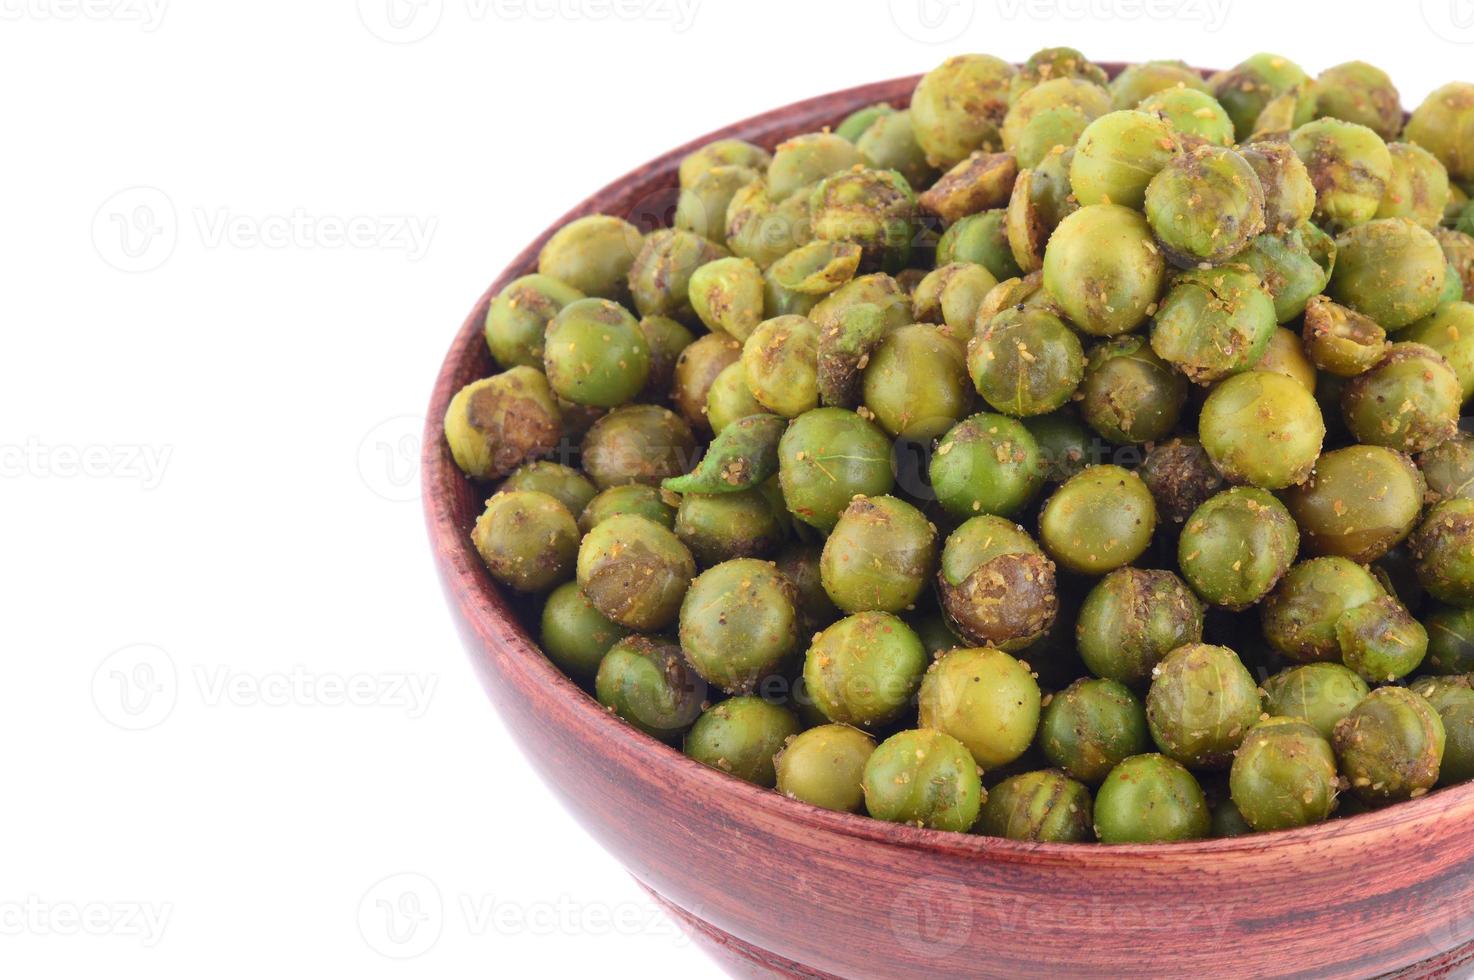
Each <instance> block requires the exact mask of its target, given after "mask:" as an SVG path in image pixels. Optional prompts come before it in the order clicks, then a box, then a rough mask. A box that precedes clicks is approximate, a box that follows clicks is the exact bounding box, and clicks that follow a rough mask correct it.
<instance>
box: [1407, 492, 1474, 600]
mask: <svg viewBox="0 0 1474 980" xmlns="http://www.w3.org/2000/svg"><path fill="white" fill-rule="evenodd" d="M1408 544H1409V546H1410V547H1411V548H1412V553H1413V562H1414V566H1413V567H1414V568H1415V569H1416V570H1417V573H1418V581H1419V582H1421V583H1422V585H1423V588H1424V589H1426V590H1427V591H1428V594H1429V595H1431V596H1432V597H1433V598H1435V599H1437V600H1438V601H1439V602H1446V603H1448V604H1450V605H1454V606H1466V607H1467V606H1474V500H1470V499H1466V498H1460V499H1455V500H1445V501H1444V502H1443V503H1441V504H1438V505H1437V506H1435V507H1433V508H1432V509H1431V510H1429V511H1428V514H1427V516H1426V517H1424V518H1423V523H1422V524H1420V525H1418V529H1417V530H1416V531H1414V532H1413V536H1412V537H1411V538H1410V539H1409V541H1408Z"/></svg>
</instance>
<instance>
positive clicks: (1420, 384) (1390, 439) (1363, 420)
mask: <svg viewBox="0 0 1474 980" xmlns="http://www.w3.org/2000/svg"><path fill="white" fill-rule="evenodd" d="M1463 400H1464V390H1463V387H1462V386H1461V385H1460V384H1459V378H1458V375H1456V374H1454V372H1453V368H1451V367H1449V366H1448V362H1447V361H1445V360H1444V359H1443V357H1442V356H1440V355H1439V353H1438V352H1437V351H1435V350H1434V349H1433V348H1431V347H1425V346H1423V345H1422V344H1414V343H1396V344H1393V345H1392V346H1391V347H1390V348H1389V349H1388V350H1387V353H1386V354H1384V355H1383V356H1382V360H1380V361H1379V362H1377V364H1376V366H1375V367H1373V368H1372V369H1371V370H1369V371H1366V372H1364V373H1362V374H1360V375H1357V376H1356V377H1354V378H1352V379H1351V381H1350V382H1349V383H1348V384H1347V385H1346V390H1345V392H1344V393H1343V394H1342V396H1341V411H1342V414H1343V415H1344V416H1345V418H1346V424H1347V426H1348V427H1349V428H1350V429H1351V432H1352V434H1353V435H1355V436H1356V438H1357V439H1358V440H1359V441H1361V442H1364V443H1367V444H1369V445H1373V446H1386V447H1387V448H1389V449H1396V450H1400V451H1401V452H1405V453H1417V452H1422V451H1423V450H1425V449H1431V448H1432V447H1434V446H1436V445H1438V444H1439V443H1441V442H1443V441H1444V440H1446V439H1449V438H1452V436H1453V434H1454V432H1455V431H1456V430H1457V428H1458V420H1459V407H1460V405H1462V403H1463Z"/></svg>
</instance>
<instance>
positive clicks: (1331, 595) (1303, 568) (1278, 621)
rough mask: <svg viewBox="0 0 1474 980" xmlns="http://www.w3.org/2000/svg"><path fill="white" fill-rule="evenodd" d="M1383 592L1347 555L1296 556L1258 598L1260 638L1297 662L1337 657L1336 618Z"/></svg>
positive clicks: (1339, 652)
mask: <svg viewBox="0 0 1474 980" xmlns="http://www.w3.org/2000/svg"><path fill="white" fill-rule="evenodd" d="M1384 594H1385V593H1384V591H1383V589H1382V586H1381V585H1380V584H1379V583H1378V582H1377V580H1376V578H1375V577H1373V575H1372V573H1371V572H1369V571H1367V569H1366V568H1365V567H1363V566H1362V565H1358V564H1357V563H1356V562H1354V561H1351V560H1349V559H1346V558H1341V557H1339V556H1336V555H1326V556H1323V557H1320V558H1312V559H1311V560H1309V561H1306V562H1301V563H1300V564H1298V565H1296V566H1295V567H1294V568H1291V569H1290V570H1289V572H1287V573H1286V574H1285V577H1284V578H1283V579H1282V580H1281V581H1280V583H1279V585H1278V586H1277V587H1276V588H1275V590H1274V592H1273V593H1271V594H1270V595H1269V597H1268V598H1267V599H1265V601H1264V606H1263V610H1262V621H1263V625H1264V638H1265V639H1266V640H1268V641H1269V643H1270V645H1271V646H1273V647H1274V648H1275V649H1276V650H1278V651H1279V652H1280V653H1282V654H1284V655H1285V656H1286V657H1288V658H1289V659H1291V660H1293V661H1296V662H1297V663H1310V662H1312V661H1337V660H1340V659H1341V652H1342V649H1341V636H1340V633H1339V631H1338V628H1337V624H1338V623H1340V622H1341V620H1342V619H1343V618H1344V617H1345V616H1346V615H1347V613H1349V612H1350V611H1351V610H1353V609H1356V608H1358V607H1360V606H1363V605H1366V604H1367V603H1368V602H1371V601H1372V600H1373V599H1377V598H1379V597H1381V596H1382V595H1384Z"/></svg>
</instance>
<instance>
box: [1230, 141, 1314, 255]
mask: <svg viewBox="0 0 1474 980" xmlns="http://www.w3.org/2000/svg"><path fill="white" fill-rule="evenodd" d="M1239 155H1240V156H1242V157H1243V158H1244V161H1245V162H1246V163H1248V165H1249V166H1250V167H1251V168H1252V169H1253V170H1254V174H1255V176H1257V177H1258V178H1259V187H1260V189H1261V190H1263V191H1264V225H1265V230H1266V231H1267V232H1269V233H1270V234H1272V235H1283V234H1286V233H1288V232H1290V231H1291V230H1293V229H1295V228H1297V227H1299V226H1300V225H1302V224H1304V223H1305V222H1307V221H1309V220H1310V216H1311V215H1312V214H1314V213H1315V184H1314V183H1312V182H1311V180H1310V171H1309V170H1307V169H1305V162H1304V161H1303V160H1301V159H1300V156H1299V154H1297V153H1296V152H1295V149H1294V147H1292V146H1290V144H1289V143H1287V142H1283V141H1280V140H1266V141H1264V142H1260V143H1248V144H1245V145H1244V146H1241V147H1239Z"/></svg>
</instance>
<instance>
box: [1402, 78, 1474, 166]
mask: <svg viewBox="0 0 1474 980" xmlns="http://www.w3.org/2000/svg"><path fill="white" fill-rule="evenodd" d="M1471 128H1474V83H1470V82H1450V83H1449V84H1447V85H1444V86H1443V87H1441V88H1437V89H1434V90H1433V92H1432V93H1431V94H1430V95H1429V96H1428V97H1427V98H1426V99H1424V100H1423V103H1422V104H1421V105H1420V106H1418V107H1417V108H1416V109H1414V110H1413V114H1412V116H1411V117H1410V118H1409V119H1408V121H1407V128H1406V129H1405V130H1403V139H1406V140H1408V141H1409V142H1412V143H1416V144H1418V145H1419V146H1421V147H1423V148H1424V149H1426V150H1428V151H1429V152H1430V153H1432V154H1433V155H1434V156H1436V157H1437V158H1438V159H1439V161H1440V162H1441V163H1442V164H1443V165H1444V167H1446V168H1447V169H1448V175H1449V176H1450V177H1452V178H1453V179H1454V180H1459V181H1471V180H1474V146H1470V144H1469V142H1468V139H1467V135H1466V134H1468V132H1469V131H1470V129H1471Z"/></svg>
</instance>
